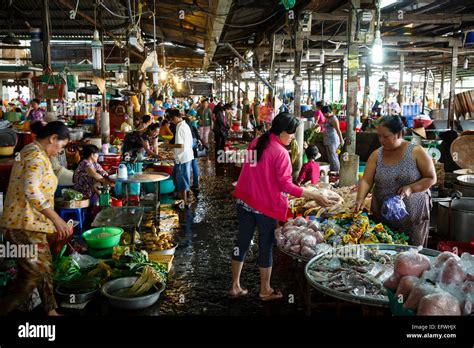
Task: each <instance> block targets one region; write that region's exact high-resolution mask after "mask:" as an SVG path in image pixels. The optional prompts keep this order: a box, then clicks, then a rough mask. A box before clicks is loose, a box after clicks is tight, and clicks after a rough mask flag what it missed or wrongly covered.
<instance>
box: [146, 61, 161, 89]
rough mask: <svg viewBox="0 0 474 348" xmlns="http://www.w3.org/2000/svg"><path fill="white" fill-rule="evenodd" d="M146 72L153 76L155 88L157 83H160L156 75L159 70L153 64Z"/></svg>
mask: <svg viewBox="0 0 474 348" xmlns="http://www.w3.org/2000/svg"><path fill="white" fill-rule="evenodd" d="M147 72H150V73H152V75H153V84H154V85H155V86H156V85H157V84H158V83H160V81H159V78H158V74H159V73H160V68H159V67H158V65H157V64H156V62H154V63H153V65H152V66H151V67H149V68H148V69H147Z"/></svg>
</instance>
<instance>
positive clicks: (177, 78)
mask: <svg viewBox="0 0 474 348" xmlns="http://www.w3.org/2000/svg"><path fill="white" fill-rule="evenodd" d="M173 81H174V83H175V84H178V83H179V76H173Z"/></svg>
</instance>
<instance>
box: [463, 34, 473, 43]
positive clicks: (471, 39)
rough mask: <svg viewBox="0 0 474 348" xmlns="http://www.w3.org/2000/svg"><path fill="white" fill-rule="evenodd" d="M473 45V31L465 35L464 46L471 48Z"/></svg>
mask: <svg viewBox="0 0 474 348" xmlns="http://www.w3.org/2000/svg"><path fill="white" fill-rule="evenodd" d="M472 45H474V31H470V32H468V33H466V42H465V43H464V46H472Z"/></svg>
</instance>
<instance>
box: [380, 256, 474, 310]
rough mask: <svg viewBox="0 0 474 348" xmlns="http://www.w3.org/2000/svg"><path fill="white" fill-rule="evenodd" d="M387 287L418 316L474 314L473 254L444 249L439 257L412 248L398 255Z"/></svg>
mask: <svg viewBox="0 0 474 348" xmlns="http://www.w3.org/2000/svg"><path fill="white" fill-rule="evenodd" d="M384 286H385V287H386V288H387V289H391V290H393V291H395V294H396V298H397V300H398V301H399V302H400V303H403V308H405V309H406V310H411V311H413V312H414V313H416V314H417V315H420V316H423V315H471V314H472V313H474V307H473V302H474V255H470V254H468V253H464V254H462V255H461V257H459V256H458V255H455V254H453V253H450V252H448V251H445V252H443V253H441V254H440V255H438V257H437V258H436V259H433V260H430V259H428V258H427V257H426V256H424V255H421V254H419V253H418V251H417V250H411V251H408V252H404V253H401V254H399V255H398V257H397V258H396V260H395V266H394V270H393V274H392V275H391V276H390V278H388V279H387V280H386V281H385V283H384Z"/></svg>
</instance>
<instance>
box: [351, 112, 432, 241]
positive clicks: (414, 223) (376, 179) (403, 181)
mask: <svg viewBox="0 0 474 348" xmlns="http://www.w3.org/2000/svg"><path fill="white" fill-rule="evenodd" d="M404 132H405V126H404V124H403V121H402V119H401V118H400V117H399V116H384V117H382V118H381V119H380V120H379V124H378V127H377V133H378V136H379V140H380V144H382V146H381V147H380V148H378V149H377V150H375V151H374V152H373V153H372V154H371V155H370V157H369V159H368V161H367V164H366V167H365V171H364V176H363V177H362V180H361V181H360V182H359V190H358V192H357V206H356V207H355V209H356V211H359V210H360V209H361V208H362V206H363V203H364V200H365V197H366V196H367V194H368V193H369V192H370V191H371V190H372V187H373V196H372V207H371V210H372V213H373V215H374V218H375V219H376V220H377V221H380V222H383V223H384V224H386V225H388V226H390V228H393V229H395V230H399V231H401V232H405V233H407V234H408V236H409V237H410V240H409V244H411V245H417V246H418V245H424V246H426V242H427V240H428V229H429V224H430V210H431V195H430V190H429V189H430V187H431V186H432V185H434V184H435V183H436V171H435V168H434V165H433V161H432V159H431V158H430V156H429V155H428V154H427V153H426V151H425V150H424V149H423V148H422V147H421V146H419V145H414V144H412V143H410V142H408V141H405V140H403V135H404ZM395 195H399V196H400V197H401V198H402V199H403V201H404V203H405V206H406V210H407V212H408V216H406V217H405V218H403V219H402V220H398V221H387V220H385V219H384V218H383V217H382V216H381V208H382V205H383V203H384V202H385V201H386V200H387V199H388V198H391V197H393V196H395Z"/></svg>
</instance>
